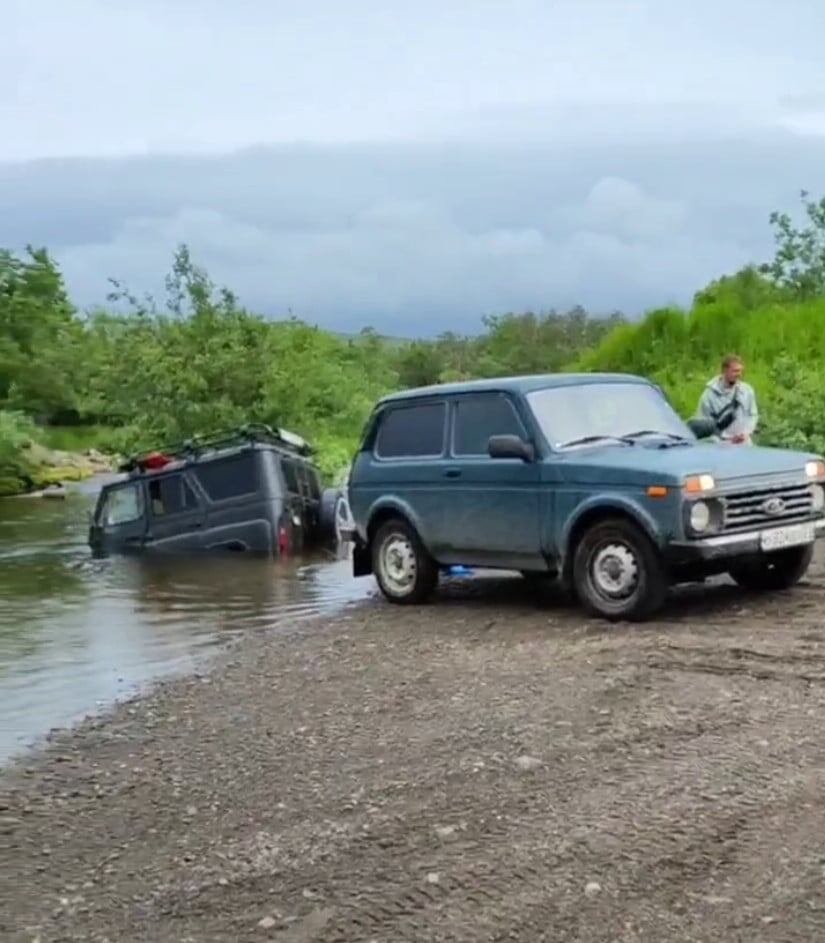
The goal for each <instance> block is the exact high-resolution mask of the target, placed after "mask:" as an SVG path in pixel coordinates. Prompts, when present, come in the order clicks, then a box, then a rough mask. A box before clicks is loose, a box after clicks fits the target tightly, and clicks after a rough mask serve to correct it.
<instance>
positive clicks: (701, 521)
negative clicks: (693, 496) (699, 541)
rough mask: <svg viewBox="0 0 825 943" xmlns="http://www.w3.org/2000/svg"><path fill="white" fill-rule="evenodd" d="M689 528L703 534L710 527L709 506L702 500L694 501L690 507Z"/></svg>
mask: <svg viewBox="0 0 825 943" xmlns="http://www.w3.org/2000/svg"><path fill="white" fill-rule="evenodd" d="M688 520H689V521H690V529H691V530H692V531H693V532H694V533H696V534H703V533H704V532H705V531H706V530H707V529H708V527H710V508H709V507H708V505H707V504H705V502H704V501H695V502H694V503H693V505H692V506H691V508H690V516H689V517H688Z"/></svg>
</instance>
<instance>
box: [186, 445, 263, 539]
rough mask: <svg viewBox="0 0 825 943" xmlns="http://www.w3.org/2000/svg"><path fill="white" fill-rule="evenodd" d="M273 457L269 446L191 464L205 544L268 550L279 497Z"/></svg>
mask: <svg viewBox="0 0 825 943" xmlns="http://www.w3.org/2000/svg"><path fill="white" fill-rule="evenodd" d="M274 462H275V456H274V455H273V453H272V451H271V450H268V449H249V450H245V451H243V452H239V453H237V454H234V455H229V456H227V457H226V458H222V459H217V460H210V461H209V462H204V463H202V464H196V465H194V466H193V467H192V468H191V470H190V473H191V475H192V477H193V479H194V481H195V483H196V485H197V487H198V488H199V490H200V492H201V493H202V495H203V499H204V503H205V507H206V526H205V531H204V534H203V540H202V543H203V546H204V548H205V549H208V550H215V549H221V548H225V549H228V550H238V551H250V552H253V553H271V552H272V550H273V546H274V544H275V532H274V531H275V528H274V518H275V515H276V513H277V509H276V505H277V503H278V498H277V495H278V491H277V485H273V483H272V479H273V476H274V475H276V474H277V469H276V468H275V467H274Z"/></svg>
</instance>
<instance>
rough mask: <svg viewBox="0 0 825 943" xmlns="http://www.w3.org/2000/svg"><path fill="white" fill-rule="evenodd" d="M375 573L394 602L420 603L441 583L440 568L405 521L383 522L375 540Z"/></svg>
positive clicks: (381, 587)
mask: <svg viewBox="0 0 825 943" xmlns="http://www.w3.org/2000/svg"><path fill="white" fill-rule="evenodd" d="M372 571H373V573H374V574H375V578H376V580H377V581H378V586H379V588H380V590H381V592H382V593H383V594H384V596H385V597H386V598H387V599H388V600H389V601H390V602H394V603H402V604H410V603H420V602H424V601H425V600H426V599H428V598H429V597H430V596H431V595H432V593H433V592H434V591H435V587H436V585H437V583H438V566H437V565H436V563H435V561H434V560H433V558H432V557H431V556H430V555H429V553H427V550H426V548H425V547H424V545H423V544H422V543H421V538H420V537H419V536H418V534H417V533H416V532H415V529H414V528H413V527H411V526H410V525H409V524H408V523H407V522H406V521H404V520H401V519H400V518H392V519H391V520H389V521H386V522H385V523H383V524H382V525H381V526H380V527H379V528H378V532H377V533H376V535H375V537H374V538H373V540H372Z"/></svg>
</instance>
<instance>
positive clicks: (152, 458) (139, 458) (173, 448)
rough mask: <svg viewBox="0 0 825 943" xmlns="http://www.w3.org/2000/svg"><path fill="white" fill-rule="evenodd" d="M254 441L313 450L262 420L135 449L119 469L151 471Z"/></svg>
mask: <svg viewBox="0 0 825 943" xmlns="http://www.w3.org/2000/svg"><path fill="white" fill-rule="evenodd" d="M254 442H260V443H266V444H270V445H274V446H277V447H278V448H280V449H285V450H286V451H289V452H295V453H297V454H298V455H312V454H313V453H314V451H315V450H314V449H313V448H312V446H311V445H310V444H309V443H308V442H307V441H306V440H305V439H303V438H302V437H301V436H299V435H297V434H296V433H294V432H290V431H289V430H288V429H280V428H275V429H273V428H272V427H271V426H267V425H265V424H264V423H262V422H259V423H247V424H246V425H243V426H237V427H236V428H234V429H226V430H221V431H219V432H213V433H209V434H207V435H195V436H192V437H191V438H189V439H184V440H183V441H182V442H176V443H173V444H170V445H164V446H160V447H157V448H154V449H148V450H146V451H144V452H136V453H135V454H133V455H130V456H129V457H128V458H127V459H126V460H125V461H124V462H122V463H121V465H120V471H122V472H143V471H153V470H156V469H159V468H163V467H164V466H165V465H168V464H169V463H170V462H174V461H185V460H186V459H192V458H196V457H197V456H198V455H201V454H202V453H203V452H206V451H209V450H217V449H221V448H231V447H232V446H234V445H245V444H250V445H251V444H252V443H254Z"/></svg>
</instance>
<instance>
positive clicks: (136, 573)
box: [0, 484, 372, 762]
mask: <svg viewBox="0 0 825 943" xmlns="http://www.w3.org/2000/svg"><path fill="white" fill-rule="evenodd" d="M93 497H94V489H93V488H90V487H89V486H88V484H87V485H86V487H85V488H81V489H78V490H77V491H75V492H73V493H71V494H70V496H69V497H68V498H67V499H66V500H65V501H52V500H41V499H15V500H8V501H4V502H0V762H2V761H3V760H6V759H8V758H9V756H11V755H13V754H14V753H15V752H17V751H19V750H20V749H21V748H23V747H24V746H25V745H26V744H27V743H28V742H30V741H31V740H32V739H33V738H36V737H38V736H41V735H42V734H44V733H46V732H47V731H48V730H49V729H50V728H51V727H53V726H58V725H62V724H65V723H67V722H69V721H71V720H73V719H75V718H77V717H80V716H82V715H83V714H85V713H87V712H89V711H91V710H94V709H95V708H96V707H99V706H101V705H104V704H106V703H109V702H111V701H112V700H113V699H114V698H117V697H118V696H123V695H125V694H127V693H130V692H131V691H133V690H135V689H137V688H140V687H141V686H143V685H145V684H146V683H147V682H148V681H150V680H151V679H153V678H156V677H158V676H160V675H163V674H167V673H170V672H174V671H180V670H185V669H186V668H188V667H191V666H192V665H193V663H194V661H195V659H196V658H197V657H198V656H199V655H201V654H203V651H204V649H206V648H208V647H209V646H214V644H215V643H216V642H217V641H219V640H220V639H223V638H226V637H228V636H229V635H231V634H232V633H236V632H249V631H254V630H256V629H263V628H271V627H273V626H277V625H283V624H284V623H289V622H294V621H295V620H296V619H300V618H304V617H306V616H310V615H314V614H317V613H323V612H325V611H331V610H333V609H335V608H338V607H339V606H341V605H342V604H344V603H346V602H349V601H354V600H356V599H361V598H363V597H364V596H365V595H366V594H367V593H369V592H371V591H372V585H371V582H370V581H363V580H359V581H355V580H353V579H352V578H351V576H350V572H351V570H350V566H351V565H350V563H349V561H348V560H347V559H341V558H339V559H335V558H334V557H333V555H332V554H330V553H327V554H325V556H324V557H322V558H320V559H316V560H313V561H306V560H305V561H300V562H298V561H289V562H286V563H280V562H278V563H276V562H274V561H272V560H266V559H249V558H244V557H236V556H233V555H227V556H222V557H204V558H197V559H192V558H189V559H173V558H168V557H167V558H163V559H161V558H149V557H147V558H139V557H111V558H108V559H93V558H92V557H91V554H90V553H89V550H88V548H87V546H86V529H87V511H88V509H89V507H90V503H91V501H92V500H93Z"/></svg>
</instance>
